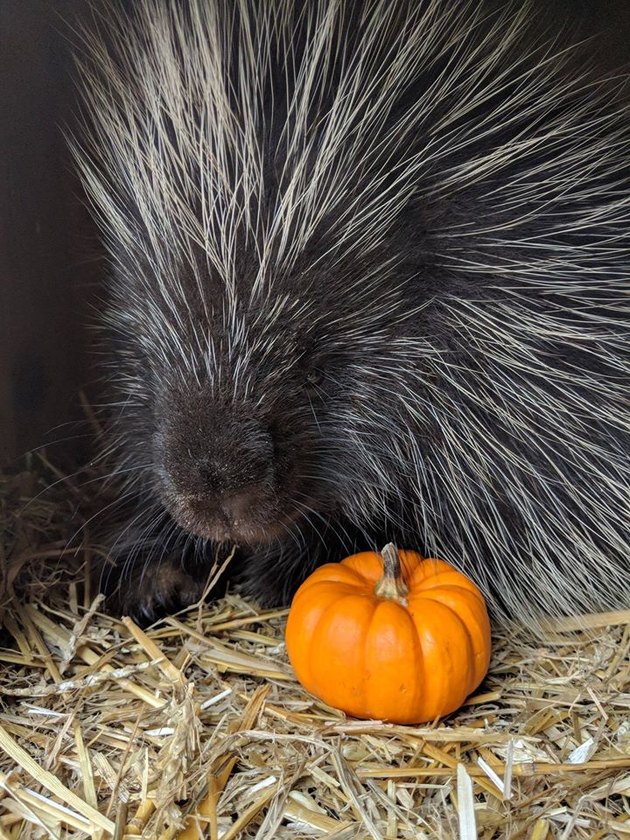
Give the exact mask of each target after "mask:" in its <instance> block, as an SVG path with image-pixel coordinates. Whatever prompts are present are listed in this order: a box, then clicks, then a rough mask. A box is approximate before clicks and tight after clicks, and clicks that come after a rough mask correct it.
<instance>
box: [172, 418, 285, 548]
mask: <svg viewBox="0 0 630 840" xmlns="http://www.w3.org/2000/svg"><path fill="white" fill-rule="evenodd" d="M187 408H188V409H189V408H190V404H189V406H187ZM175 416H176V418H177V422H175V423H172V422H171V423H169V424H168V425H166V426H165V428H164V429H163V430H162V432H161V433H159V434H158V435H157V436H156V438H157V448H158V453H157V454H158V462H160V463H161V464H162V469H161V470H159V474H160V484H161V493H162V496H163V498H164V502H165V504H166V506H167V507H168V509H169V510H170V512H171V514H172V516H173V518H174V519H175V520H176V521H177V522H178V523H179V524H180V525H181V526H182V527H185V528H187V529H188V530H190V531H192V532H193V533H196V534H197V535H198V536H201V537H205V538H207V539H211V540H215V541H219V542H224V541H232V542H245V543H250V542H252V541H256V542H258V541H266V539H267V538H268V537H269V532H270V531H273V530H274V523H275V519H276V517H277V499H278V488H277V482H278V476H277V471H276V469H275V465H274V444H273V439H272V436H271V432H270V430H269V429H268V428H267V427H266V425H265V423H264V422H261V421H259V420H257V419H255V418H252V417H247V416H242V414H241V413H240V412H237V411H235V410H234V409H231V410H230V409H221V408H216V407H215V408H210V409H209V408H208V407H207V406H206V407H202V406H199V407H198V409H197V410H196V411H193V412H191V411H186V412H179V413H177V414H176V415H175Z"/></svg>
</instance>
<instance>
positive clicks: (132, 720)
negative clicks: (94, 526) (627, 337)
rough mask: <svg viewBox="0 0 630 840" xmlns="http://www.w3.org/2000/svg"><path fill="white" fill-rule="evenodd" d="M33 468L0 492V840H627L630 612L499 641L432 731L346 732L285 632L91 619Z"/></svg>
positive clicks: (220, 608) (89, 556) (240, 610)
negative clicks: (476, 678)
mask: <svg viewBox="0 0 630 840" xmlns="http://www.w3.org/2000/svg"><path fill="white" fill-rule="evenodd" d="M28 467H29V468H27V469H25V470H24V471H23V472H21V473H20V474H17V475H6V476H4V477H2V478H0V517H1V519H2V524H3V526H4V533H5V538H4V541H3V542H2V541H0V567H2V568H3V569H4V573H5V574H4V576H5V581H4V582H5V589H6V596H5V598H4V601H3V606H2V619H3V624H4V628H5V637H4V639H3V642H2V643H3V644H4V645H5V647H3V648H2V649H1V650H0V660H1V661H2V668H1V671H2V673H1V674H0V695H1V698H2V703H1V707H0V840H5V838H40V837H42V838H44V837H50V838H82V837H94V838H102V840H107V838H110V837H114V838H119V839H120V840H122V838H132V837H133V838H137V837H144V838H160V840H161V839H162V838H177V837H178V838H186V840H192V838H201V837H208V838H213V839H214V838H222V840H232V839H233V840H236V839H237V838H254V837H255V838H261V840H262V838H269V840H271V838H278V839H279V840H280V838H329V840H333V838H334V840H349V838H375V840H376V838H388V839H389V840H391V838H431V840H433V838H457V837H459V838H463V840H472V838H483V840H490V838H514V839H515V838H532V840H544V838H552V837H553V838H562V840H578V838H588V840H597V838H624V837H628V838H630V612H626V613H618V614H611V615H607V616H593V617H589V618H588V621H587V623H588V624H589V625H590V627H589V629H588V630H587V631H585V630H583V629H582V630H577V631H575V630H573V629H572V628H571V626H569V622H566V623H565V624H564V625H562V624H560V625H556V626H555V627H554V628H550V630H549V634H548V638H547V640H546V642H545V644H541V643H540V642H536V641H532V640H531V639H529V640H528V639H526V638H524V637H523V636H522V635H518V634H517V633H516V632H510V631H503V632H500V633H499V632H497V634H496V636H495V652H494V657H493V661H492V666H491V671H490V674H489V676H488V678H487V679H486V681H485V682H484V684H483V686H482V688H481V689H480V692H479V693H478V694H477V696H475V697H473V698H472V699H471V700H470V701H469V703H468V704H467V705H466V706H465V707H463V708H462V709H461V710H460V711H459V712H458V713H457V714H454V715H451V716H450V717H449V718H448V719H447V720H446V721H441V722H436V723H435V724H433V725H429V726H421V727H407V726H394V725H389V724H383V723H381V722H378V721H367V722H366V721H363V722H361V721H356V720H351V719H347V718H346V717H345V716H344V715H343V714H341V713H339V712H337V711H335V710H333V709H330V708H327V707H326V706H324V705H323V704H322V703H320V702H318V701H317V700H315V699H313V698H312V697H311V696H309V695H308V694H307V693H306V692H305V691H304V690H303V689H302V688H301V687H300V686H299V685H298V684H297V683H296V681H295V679H294V677H293V675H292V672H291V669H290V667H289V665H288V663H287V658H286V654H285V650H284V645H283V627H284V621H285V616H286V612H285V611H275V612H259V611H258V610H257V609H256V608H255V606H254V605H253V604H251V603H247V602H246V601H244V600H242V599H241V598H239V597H236V596H228V597H226V598H224V599H222V600H220V601H219V602H217V603H214V604H212V605H211V606H198V607H195V608H192V609H190V610H188V611H186V613H184V614H181V615H179V616H177V617H173V618H170V619H168V620H166V621H164V622H162V623H161V624H159V625H158V626H156V627H154V628H152V629H150V630H149V631H147V632H144V631H142V630H141V629H140V628H138V627H137V626H136V625H134V624H133V623H132V622H130V621H128V620H125V621H119V620H116V619H113V618H111V617H109V616H106V615H103V614H102V613H100V612H99V603H100V602H99V598H98V597H94V594H93V592H92V591H91V588H90V586H89V585H88V586H86V587H83V586H78V585H77V582H76V581H77V580H79V581H80V580H82V579H84V578H85V577H86V576H87V578H88V581H89V572H90V568H91V565H92V561H93V558H94V556H95V553H96V552H97V551H98V549H97V547H95V546H94V545H92V544H91V539H90V530H89V526H88V527H87V528H84V529H83V530H81V531H80V532H79V533H78V534H76V536H74V539H72V538H73V535H75V533H76V531H77V527H78V526H79V525H81V524H82V522H83V519H82V518H83V517H85V516H86V515H87V514H85V513H81V514H79V513H77V511H78V510H81V511H83V510H84V509H85V505H84V503H85V501H86V498H87V495H88V488H87V487H86V488H85V489H81V485H80V483H79V481H78V479H75V480H61V481H60V482H59V483H58V484H57V486H56V487H55V488H54V489H53V490H51V491H49V492H46V493H45V494H43V495H40V496H38V495H37V494H38V492H39V490H40V489H41V487H42V486H43V485H44V484H45V483H47V482H49V481H50V465H45V464H43V463H42V462H40V461H39V460H38V462H37V463H35V462H34V461H33V462H31V463H30V465H28ZM42 476H45V477H42ZM83 478H85V476H84V477H83ZM29 500H30V501H29ZM69 539H70V540H71V544H72V545H73V546H74V550H73V551H72V552H71V553H70V554H67V553H65V554H64V551H65V550H66V547H67V544H68V540H69ZM3 554H4V557H3V556H2V555H3ZM62 554H63V555H64V559H63V561H62V562H63V565H61V564H60V562H59V558H60V557H61V556H62ZM77 575H78V576H77ZM620 585H627V582H623V583H621V584H620ZM15 592H18V593H19V597H17V596H16V595H15Z"/></svg>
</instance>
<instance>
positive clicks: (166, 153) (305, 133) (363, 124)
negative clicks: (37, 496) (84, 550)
mask: <svg viewBox="0 0 630 840" xmlns="http://www.w3.org/2000/svg"><path fill="white" fill-rule="evenodd" d="M531 13H532V10H531V7H530V6H529V4H527V3H507V4H506V3H504V4H502V5H501V6H500V8H498V9H497V8H490V7H488V6H484V4H478V3H473V2H459V0H457V2H456V1H455V0H410V2H405V3H391V2H389V0H310V1H309V0H305V2H304V3H301V2H292V0H266V2H256V0H233V2H232V0H188V1H187V2H176V0H138V2H135V3H134V4H131V7H130V10H128V11H127V12H126V13H123V12H122V11H118V12H115V13H113V14H111V15H109V14H108V15H107V16H106V18H105V22H104V23H103V24H102V25H101V27H100V29H101V33H102V34H101V36H100V39H99V36H94V35H91V36H90V37H89V38H88V39H87V40H86V45H84V49H83V55H82V57H81V58H80V59H79V66H80V69H81V78H82V85H83V112H84V116H85V120H84V122H85V126H84V134H83V136H82V137H81V138H80V139H79V140H77V141H75V151H76V155H77V159H78V161H79V165H80V169H81V172H82V175H83V179H84V182H85V184H86V187H87V193H88V195H89V196H90V198H91V201H92V203H93V205H94V207H95V209H96V213H97V215H98V217H99V220H100V223H101V226H102V229H103V231H104V239H105V242H106V245H107V247H108V251H109V254H110V257H111V278H110V292H111V303H110V307H109V309H108V312H107V314H106V315H105V317H104V322H105V323H106V326H107V329H108V331H109V332H108V334H109V336H110V339H109V340H110V341H111V346H112V358H113V362H112V366H111V371H112V381H113V386H114V388H115V391H116V394H117V396H116V397H115V399H114V403H115V411H114V412H113V413H114V418H113V420H112V424H111V426H112V428H111V451H112V453H114V454H115V457H116V463H117V467H116V469H117V472H118V474H119V475H120V476H121V477H122V478H124V479H125V484H124V487H123V490H122V491H121V498H125V499H130V500H132V502H133V504H131V505H130V512H129V514H128V517H127V520H126V522H125V523H124V525H123V527H121V530H120V533H119V535H118V537H117V539H116V540H115V542H114V545H113V547H112V554H113V556H114V557H115V558H116V567H115V568H114V570H113V572H110V575H109V577H110V588H111V582H112V581H113V583H114V584H117V591H118V595H117V598H118V601H117V605H118V608H119V609H121V610H123V611H126V612H132V613H133V614H135V615H136V616H137V617H138V618H139V620H143V621H149V620H151V619H152V618H154V617H155V616H156V615H158V614H159V613H160V612H161V611H164V610H169V609H172V608H174V607H176V606H178V605H179V604H181V603H185V602H186V601H189V600H191V599H192V598H193V597H196V595H198V593H199V587H200V582H201V581H203V580H205V576H206V574H207V571H208V568H209V565H210V563H211V560H212V557H213V556H214V551H215V549H216V547H217V546H218V545H223V544H226V545H230V544H235V545H237V546H239V550H240V557H241V563H240V566H239V569H240V570H239V572H238V575H237V583H238V585H240V586H241V588H242V590H243V591H244V592H245V593H247V594H248V595H250V596H252V597H253V598H255V599H257V600H258V601H259V602H260V603H261V604H276V603H286V602H287V601H288V599H289V598H290V596H291V593H292V592H293V591H294V590H295V588H296V587H297V585H298V584H299V583H300V582H301V580H302V579H304V578H305V577H306V576H307V574H309V573H310V571H312V569H313V568H314V566H316V565H317V564H319V563H321V562H324V561H328V560H336V559H340V558H341V557H342V556H343V555H344V554H345V553H348V552H349V551H351V550H353V549H356V548H378V547H380V546H382V545H383V544H384V543H385V542H386V541H388V540H394V541H395V542H396V543H398V544H399V545H401V546H407V547H411V546H413V547H416V548H418V549H420V550H421V551H422V552H423V553H425V554H427V555H436V556H440V557H442V558H444V559H446V560H449V561H451V562H453V563H454V564H455V565H457V566H458V567H460V568H462V569H463V570H464V571H465V572H467V573H469V574H470V575H472V577H473V578H474V579H475V580H476V581H477V582H478V583H479V585H480V586H481V587H482V589H483V591H484V592H485V593H486V594H487V595H488V597H489V598H490V601H491V604H492V606H493V608H494V610H495V613H496V614H497V615H498V616H499V617H502V616H506V615H510V616H516V617H517V618H518V619H520V620H521V621H526V622H529V623H531V622H532V621H534V620H535V619H536V617H537V616H538V614H539V613H540V612H545V613H576V612H579V611H583V610H589V609H599V608H601V609H610V608H611V607H612V606H613V605H620V604H627V603H628V599H629V595H628V583H627V580H628V578H627V574H628V563H629V560H628V558H629V555H630V541H629V531H628V523H629V521H630V516H629V514H630V493H629V484H630V482H629V467H628V453H629V451H630V446H629V443H630V435H629V419H630V418H629V411H628V408H629V396H628V394H629V390H628V356H629V352H628V351H629V348H630V340H629V331H628V312H629V306H628V300H629V297H628V294H629V292H630V279H629V274H630V255H629V254H630V252H629V247H630V234H629V232H628V223H629V218H630V175H629V172H628V155H629V148H630V125H629V120H628V109H627V108H626V107H625V106H624V105H623V104H620V103H621V100H620V99H619V97H617V96H616V94H617V93H618V90H617V88H616V87H615V83H614V82H610V81H607V82H599V81H596V80H594V79H593V78H592V77H590V76H588V77H587V76H586V75H585V74H582V73H580V72H576V70H575V66H574V64H573V63H572V62H573V58H572V56H573V53H572V52H571V51H570V50H567V49H564V48H563V45H562V42H561V39H556V40H555V41H554V40H553V39H552V40H551V41H550V40H549V39H548V38H545V37H539V36H538V35H536V36H535V37H533V38H527V37H525V33H526V32H527V30H528V19H529V17H530V16H531Z"/></svg>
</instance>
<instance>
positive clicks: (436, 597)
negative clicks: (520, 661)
mask: <svg viewBox="0 0 630 840" xmlns="http://www.w3.org/2000/svg"><path fill="white" fill-rule="evenodd" d="M286 645H287V651H288V654H289V659H290V660H291V664H292V666H293V669H294V671H295V673H296V676H297V678H298V680H299V681H300V682H301V683H302V685H303V686H304V687H305V688H306V689H308V691H310V692H311V693H312V694H314V695H315V696H316V697H319V698H320V699H322V700H324V702H326V703H328V704H329V705H330V706H334V707H336V708H338V709H343V710H344V711H346V712H348V713H349V714H351V715H355V716H356V717H360V718H378V719H382V720H388V721H392V722H395V723H420V722H421V721H428V720H433V719H434V718H436V717H438V716H441V715H446V714H448V713H449V712H452V711H454V710H455V709H457V708H458V707H459V706H461V704H462V703H463V702H464V700H465V699H466V697H467V696H468V695H469V694H470V693H471V692H472V691H473V690H474V689H475V688H477V686H478V685H479V683H480V682H481V680H482V679H483V678H484V676H485V674H486V671H487V670H488V664H489V662H490V622H489V619H488V613H487V610H486V605H485V603H484V599H483V597H482V595H481V592H480V591H479V589H478V588H477V587H476V586H475V584H474V583H473V582H472V581H471V580H469V579H468V578H467V577H466V576H465V575H462V574H461V573H460V572H458V571H457V570H456V569H454V568H453V567H452V566H450V565H449V564H448V563H445V562H444V561H443V560H433V559H424V558H423V557H422V556H421V555H420V554H417V553H416V552H414V551H398V550H397V549H396V548H395V547H394V546H393V545H391V544H390V545H388V546H385V548H384V549H383V552H382V554H380V553H378V552H371V551H366V552H363V553H361V554H354V555H352V556H351V557H347V558H346V559H345V560H343V561H342V562H341V563H328V564H327V565H325V566H321V567H320V568H318V569H316V570H315V572H314V573H313V574H312V575H311V576H310V577H309V578H308V580H306V581H305V582H304V583H303V584H302V586H301V587H300V588H299V589H298V591H297V593H296V595H295V598H294V599H293V604H292V605H291V611H290V613H289V618H288V621H287V628H286Z"/></svg>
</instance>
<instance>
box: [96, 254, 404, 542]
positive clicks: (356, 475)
mask: <svg viewBox="0 0 630 840" xmlns="http://www.w3.org/2000/svg"><path fill="white" fill-rule="evenodd" d="M306 259H308V255H306V256H305V261H306ZM386 263H387V260H386V259H385V258H384V257H383V258H382V259H376V260H373V262H372V263H371V264H368V263H367V262H363V263H361V261H360V260H357V259H353V260H346V261H345V262H343V263H342V264H339V265H336V266H335V267H334V268H329V267H328V266H324V267H322V268H320V269H319V270H317V271H314V270H310V271H305V272H303V273H301V272H300V269H299V266H294V267H293V270H292V271H291V272H290V273H289V275H288V276H286V277H276V278H274V279H273V281H272V282H271V283H270V284H269V287H270V288H269V290H268V292H267V294H266V295H265V296H264V297H263V298H262V299H261V300H260V301H258V302H257V303H251V302H250V303H249V305H248V304H247V301H248V299H249V298H250V297H251V291H252V283H251V274H250V273H249V272H250V269H249V268H248V264H247V260H244V261H243V265H242V266H241V267H240V268H238V269H237V272H238V276H239V280H238V283H237V284H236V285H235V288H234V290H233V295H232V296H229V295H226V294H225V291H224V290H223V293H222V290H221V283H220V282H218V281H217V280H216V277H215V276H213V275H212V274H211V272H209V271H208V269H207V266H206V267H205V269H203V268H198V269H196V270H195V271H194V272H193V271H192V270H191V269H190V268H188V270H184V271H181V272H180V273H179V274H178V275H175V274H174V273H173V274H171V275H170V277H169V279H168V284H169V285H168V288H169V290H171V291H172V289H173V288H175V287H177V288H178V289H179V293H180V294H181V295H182V299H184V300H185V301H186V307H185V308H184V307H182V306H181V305H180V306H179V308H178V309H177V310H176V311H172V312H169V311H168V308H167V307H165V306H164V301H163V300H162V299H158V300H155V299H151V298H150V297H148V296H147V294H146V291H147V288H152V289H154V288H156V287H159V285H160V284H159V283H158V282H157V281H156V280H155V279H151V280H149V281H147V280H146V276H145V277H143V279H142V281H141V282H138V276H137V275H136V277H135V281H133V280H132V279H131V274H130V277H129V279H128V281H127V282H126V289H127V292H128V293H129V292H131V289H134V292H133V293H131V294H128V297H127V301H128V302H127V304H126V310H125V322H124V323H125V327H124V330H125V334H124V336H122V337H121V341H120V346H121V347H122V348H124V352H123V354H122V356H121V360H122V361H123V363H124V362H125V357H126V359H127V365H131V366H132V367H133V368H134V370H133V372H130V374H129V378H130V382H133V388H132V389H131V396H130V397H129V399H128V402H127V405H126V408H125V410H126V420H125V422H126V426H127V430H129V428H130V427H132V428H133V429H134V432H133V435H134V444H133V448H135V449H136V450H138V451H142V452H147V453H150V455H149V461H150V463H151V465H152V466H151V470H150V471H151V484H152V486H153V487H154V489H155V491H156V492H157V494H158V496H159V497H160V499H161V500H162V502H163V504H164V505H165V507H166V508H167V509H168V510H169V511H170V513H171V515H172V516H173V518H174V519H175V521H176V522H178V523H179V524H180V525H181V526H182V527H183V528H185V529H186V530H187V531H188V532H191V533H193V534H196V535H198V536H201V537H204V538H207V539H211V540H214V541H220V542H224V541H225V542H236V543H239V544H241V545H243V544H244V545H251V544H264V543H267V542H270V541H273V540H277V539H278V538H280V539H282V538H287V536H288V535H289V532H290V531H291V530H292V529H293V528H297V529H298V530H299V529H300V528H301V527H302V526H303V525H304V524H305V523H306V522H309V523H311V524H313V525H314V526H315V527H317V523H318V520H319V521H323V519H324V518H326V517H330V516H331V515H333V516H334V515H335V514H338V513H340V512H343V513H345V514H346V515H349V516H350V517H351V518H354V519H356V520H358V521H362V520H365V521H367V520H369V517H370V514H371V513H373V512H374V509H375V507H376V508H378V505H379V504H380V505H381V507H382V505H383V503H384V495H385V493H386V490H385V489H384V488H383V487H382V485H383V483H384V474H385V471H386V470H387V465H386V464H385V465H382V464H381V463H380V461H379V457H378V456H379V453H380V452H382V450H383V446H382V440H381V438H380V435H381V432H380V429H385V430H387V428H388V427H389V428H390V429H391V431H392V435H394V434H395V430H396V428H397V426H398V425H399V420H398V418H397V417H396V413H395V412H394V411H393V410H392V405H393V403H392V400H391V398H390V395H389V391H390V389H391V387H392V384H393V381H394V374H395V371H396V367H397V366H399V364H400V363H399V361H398V357H399V356H400V355H401V354H404V353H406V350H405V347H406V339H405V331H407V332H408V331H409V329H410V328H411V325H412V324H413V323H416V324H417V321H418V313H417V310H416V308H413V311H412V310H411V309H410V308H409V306H408V304H407V303H406V301H407V300H408V298H409V290H408V289H406V288H405V287H406V286H408V285H410V284H411V283H412V282H414V281H413V280H412V279H410V278H408V279H407V280H406V281H403V280H402V279H401V278H402V277H403V274H402V272H401V271H400V270H399V271H398V275H397V276H398V281H397V283H395V284H393V285H392V286H390V285H388V284H385V285H384V284H383V274H384V273H385V272H386V271H387V270H388V267H387V265H386ZM252 264H253V261H252V262H250V265H252ZM136 265H137V263H136ZM145 271H151V268H150V267H147V268H146V269H145ZM353 274H355V275H358V276H360V278H361V279H363V281H364V282H363V283H359V282H356V283H355V284H353V283H352V282H349V281H351V280H352V279H353ZM370 274H371V275H372V276H370ZM323 277H325V283H324V281H323ZM383 288H385V289H386V290H387V291H386V292H385V293H384V292H383ZM134 299H136V300H137V305H130V304H129V301H130V300H134ZM242 301H245V302H242ZM110 320H111V321H112V323H115V324H116V325H117V330H118V331H119V333H120V331H121V324H122V323H123V318H122V311H121V310H117V311H116V312H115V313H112V315H111V318H110ZM376 423H378V428H377V426H376V425H375V424H376Z"/></svg>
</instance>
